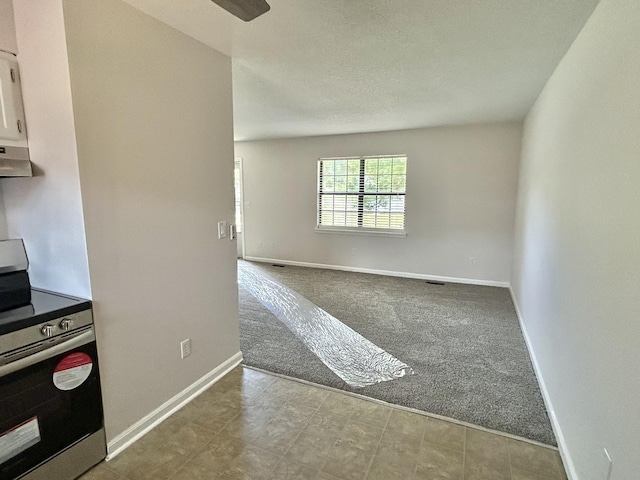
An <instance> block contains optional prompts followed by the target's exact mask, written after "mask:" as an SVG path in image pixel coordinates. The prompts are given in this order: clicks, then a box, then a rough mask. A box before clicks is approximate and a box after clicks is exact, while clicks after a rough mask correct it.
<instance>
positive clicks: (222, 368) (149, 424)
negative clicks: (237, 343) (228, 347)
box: [107, 352, 242, 461]
mask: <svg viewBox="0 0 640 480" xmlns="http://www.w3.org/2000/svg"><path fill="white" fill-rule="evenodd" d="M241 362H242V352H237V353H235V354H234V355H232V356H231V357H229V358H228V359H227V360H225V361H224V362H222V363H221V364H220V365H218V366H217V367H215V368H214V369H213V370H211V371H210V372H209V373H206V374H205V375H203V376H202V377H201V378H199V379H198V380H196V381H195V382H193V383H192V384H191V385H189V386H188V387H187V388H185V389H184V390H182V391H181V392H179V393H178V394H176V395H175V396H173V397H172V398H170V399H169V400H167V401H166V402H165V403H163V404H162V405H160V406H159V407H158V408H156V409H155V410H153V411H152V412H150V413H149V414H147V415H145V416H144V417H143V418H141V419H140V420H138V421H137V422H136V423H134V424H133V425H131V426H130V427H129V428H128V429H126V430H125V431H124V432H122V433H120V434H119V435H116V436H115V437H114V439H113V440H111V441H110V442H109V443H108V444H107V461H109V460H112V459H113V458H115V457H116V456H117V455H118V454H120V453H122V452H123V451H124V450H125V449H126V448H127V447H129V446H130V445H132V444H133V443H135V442H136V441H137V440H139V439H140V438H141V437H143V436H144V435H145V434H146V433H148V432H149V431H150V430H151V429H153V428H154V427H156V426H157V425H159V424H160V423H162V422H163V421H164V420H166V419H167V418H168V417H169V416H171V415H172V414H173V413H175V412H177V411H178V410H180V409H181V408H182V407H184V406H185V405H186V404H188V403H189V402H191V401H192V400H193V399H194V398H196V397H197V396H199V395H200V394H201V393H203V392H204V391H205V390H207V389H208V388H209V387H211V386H212V385H213V384H214V383H216V382H218V381H219V380H221V379H222V378H223V377H224V376H225V375H227V374H228V373H229V372H230V371H231V370H233V369H234V368H235V367H237V366H238V365H240V363H241Z"/></svg>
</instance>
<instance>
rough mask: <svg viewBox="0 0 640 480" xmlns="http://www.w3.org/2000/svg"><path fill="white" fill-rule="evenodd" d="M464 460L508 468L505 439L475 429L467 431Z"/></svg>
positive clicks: (507, 446)
mask: <svg viewBox="0 0 640 480" xmlns="http://www.w3.org/2000/svg"><path fill="white" fill-rule="evenodd" d="M465 454H466V458H467V460H468V459H473V460H477V462H476V463H483V464H484V463H487V464H490V465H495V466H496V468H497V466H498V465H506V466H509V445H508V442H507V438H506V437H503V436H501V435H496V434H494V433H489V432H484V431H482V430H477V429H475V428H468V429H467V438H466V450H465Z"/></svg>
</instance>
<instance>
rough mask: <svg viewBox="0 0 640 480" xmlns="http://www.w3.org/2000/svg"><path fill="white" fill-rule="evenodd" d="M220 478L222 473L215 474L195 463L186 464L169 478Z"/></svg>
mask: <svg viewBox="0 0 640 480" xmlns="http://www.w3.org/2000/svg"><path fill="white" fill-rule="evenodd" d="M220 478H222V473H215V472H212V471H211V470H208V469H206V468H204V467H202V466H200V465H198V464H197V463H193V462H187V463H186V464H184V465H183V466H182V467H181V468H180V470H178V472H177V473H176V474H175V475H174V476H173V477H171V480H218V479H220Z"/></svg>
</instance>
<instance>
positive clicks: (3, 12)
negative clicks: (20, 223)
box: [0, 0, 18, 239]
mask: <svg viewBox="0 0 640 480" xmlns="http://www.w3.org/2000/svg"><path fill="white" fill-rule="evenodd" d="M0 50H4V51H5V52H11V53H16V52H17V51H18V45H17V43H16V27H15V23H14V19H13V1H12V0H0ZM8 236H9V229H8V227H7V217H6V214H5V207H4V199H3V198H2V182H0V239H5V238H7V237H8Z"/></svg>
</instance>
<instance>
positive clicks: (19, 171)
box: [0, 144, 33, 177]
mask: <svg viewBox="0 0 640 480" xmlns="http://www.w3.org/2000/svg"><path fill="white" fill-rule="evenodd" d="M32 176H33V171H32V170H31V161H30V160H29V148H28V147H12V146H9V145H2V144H0V177H32Z"/></svg>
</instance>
